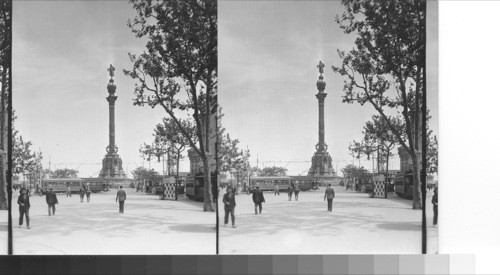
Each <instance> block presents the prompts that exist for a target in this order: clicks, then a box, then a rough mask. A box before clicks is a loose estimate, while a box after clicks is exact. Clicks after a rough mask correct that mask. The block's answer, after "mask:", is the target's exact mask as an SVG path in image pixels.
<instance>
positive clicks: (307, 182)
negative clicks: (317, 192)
mask: <svg viewBox="0 0 500 275" xmlns="http://www.w3.org/2000/svg"><path fill="white" fill-rule="evenodd" d="M291 178H292V179H293V182H294V183H296V184H298V185H299V189H300V190H301V191H308V190H311V189H314V188H315V187H316V180H315V179H314V177H310V176H291Z"/></svg>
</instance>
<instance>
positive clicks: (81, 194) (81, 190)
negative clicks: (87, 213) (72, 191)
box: [78, 187, 85, 202]
mask: <svg viewBox="0 0 500 275" xmlns="http://www.w3.org/2000/svg"><path fill="white" fill-rule="evenodd" d="M78 194H80V202H83V197H84V196H85V190H83V187H80V191H78Z"/></svg>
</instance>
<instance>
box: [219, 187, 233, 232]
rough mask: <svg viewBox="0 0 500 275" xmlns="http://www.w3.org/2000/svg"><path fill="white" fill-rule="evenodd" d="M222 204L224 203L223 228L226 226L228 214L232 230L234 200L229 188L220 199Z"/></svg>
mask: <svg viewBox="0 0 500 275" xmlns="http://www.w3.org/2000/svg"><path fill="white" fill-rule="evenodd" d="M222 203H224V226H227V223H228V222H229V214H231V224H232V225H233V228H234V227H236V225H235V224H234V220H235V218H234V208H235V207H236V200H235V198H234V193H233V192H232V190H231V188H229V187H227V188H226V194H224V196H223V197H222Z"/></svg>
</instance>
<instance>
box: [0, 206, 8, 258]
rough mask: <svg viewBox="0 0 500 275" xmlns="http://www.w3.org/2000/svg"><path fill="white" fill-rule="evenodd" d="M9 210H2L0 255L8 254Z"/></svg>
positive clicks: (0, 214)
mask: <svg viewBox="0 0 500 275" xmlns="http://www.w3.org/2000/svg"><path fill="white" fill-rule="evenodd" d="M8 218H9V216H8V211H7V210H0V255H7V249H8V244H7V242H8V237H9V235H8V234H9V232H8Z"/></svg>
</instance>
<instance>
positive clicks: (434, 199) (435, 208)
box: [431, 186, 438, 225]
mask: <svg viewBox="0 0 500 275" xmlns="http://www.w3.org/2000/svg"><path fill="white" fill-rule="evenodd" d="M431 202H432V210H433V211H434V219H433V221H432V224H433V225H436V224H437V223H438V188H437V186H436V187H434V195H432V200H431Z"/></svg>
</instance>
